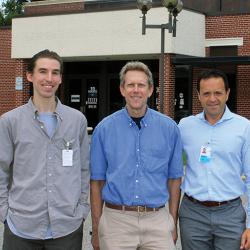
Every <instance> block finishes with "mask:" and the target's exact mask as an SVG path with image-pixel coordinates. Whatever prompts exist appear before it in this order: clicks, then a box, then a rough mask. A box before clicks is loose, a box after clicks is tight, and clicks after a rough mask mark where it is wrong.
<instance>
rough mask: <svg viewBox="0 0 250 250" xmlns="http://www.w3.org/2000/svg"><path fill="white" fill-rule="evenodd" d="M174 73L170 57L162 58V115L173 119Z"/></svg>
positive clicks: (167, 55)
mask: <svg viewBox="0 0 250 250" xmlns="http://www.w3.org/2000/svg"><path fill="white" fill-rule="evenodd" d="M174 74H175V72H174V67H173V66H172V65H171V55H170V54H166V55H165V57H164V109H163V112H164V114H167V115H168V116H170V117H171V118H174V99H175V98H174V96H175V75H174Z"/></svg>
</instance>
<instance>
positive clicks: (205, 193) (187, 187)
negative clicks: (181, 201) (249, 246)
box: [179, 107, 250, 226]
mask: <svg viewBox="0 0 250 250" xmlns="http://www.w3.org/2000/svg"><path fill="white" fill-rule="evenodd" d="M179 128H180V132H181V137H182V143H183V148H184V151H185V153H186V155H187V166H186V175H185V178H184V182H183V183H182V186H181V188H182V190H183V192H185V193H187V194H188V195H190V196H192V197H194V198H195V199H198V200H200V201H205V200H212V201H226V200H231V199H234V198H236V197H239V196H241V195H242V194H244V193H245V192H246V190H247V189H248V197H250V121H249V120H247V119H246V118H244V117H242V116H239V115H237V114H234V113H232V112H230V110H229V109H228V108H227V107H226V109H225V112H224V114H223V116H222V118H221V119H220V120H219V121H218V122H217V123H216V124H214V125H211V124H210V123H209V122H208V121H207V120H206V119H205V118H204V113H203V112H202V113H200V114H198V115H196V116H190V117H187V118H183V119H182V120H181V121H180V124H179ZM202 146H205V147H209V148H210V149H211V159H210V160H209V161H207V162H202V161H199V157H200V151H201V147H202ZM242 175H245V176H246V181H245V182H244V181H243V179H242ZM247 211H248V215H250V208H249V205H248V208H247ZM249 226H250V224H249Z"/></svg>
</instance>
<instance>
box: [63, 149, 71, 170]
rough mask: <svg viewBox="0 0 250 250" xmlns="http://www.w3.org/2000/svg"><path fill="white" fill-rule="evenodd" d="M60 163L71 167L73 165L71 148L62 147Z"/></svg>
mask: <svg viewBox="0 0 250 250" xmlns="http://www.w3.org/2000/svg"><path fill="white" fill-rule="evenodd" d="M62 165H63V167H72V166H73V150H72V149H63V151H62Z"/></svg>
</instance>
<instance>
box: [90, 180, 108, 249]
mask: <svg viewBox="0 0 250 250" xmlns="http://www.w3.org/2000/svg"><path fill="white" fill-rule="evenodd" d="M104 184H105V181H94V180H91V181H90V204H91V217H92V239H91V243H92V246H93V248H94V250H99V249H100V247H99V239H98V225H99V220H100V218H101V215H102V208H103V200H102V188H103V186H104Z"/></svg>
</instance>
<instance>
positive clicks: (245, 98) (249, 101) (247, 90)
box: [236, 65, 250, 119]
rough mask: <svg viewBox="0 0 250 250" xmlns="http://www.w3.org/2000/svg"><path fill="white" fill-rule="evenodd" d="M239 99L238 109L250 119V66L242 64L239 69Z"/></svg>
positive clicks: (240, 113)
mask: <svg viewBox="0 0 250 250" xmlns="http://www.w3.org/2000/svg"><path fill="white" fill-rule="evenodd" d="M237 74H238V75H237V79H238V81H237V91H236V92H237V101H236V104H237V105H236V111H237V113H238V114H239V115H242V116H245V117H246V118H248V119H250V112H249V107H250V86H249V79H250V66H249V65H244V66H243V65H241V66H238V70H237Z"/></svg>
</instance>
